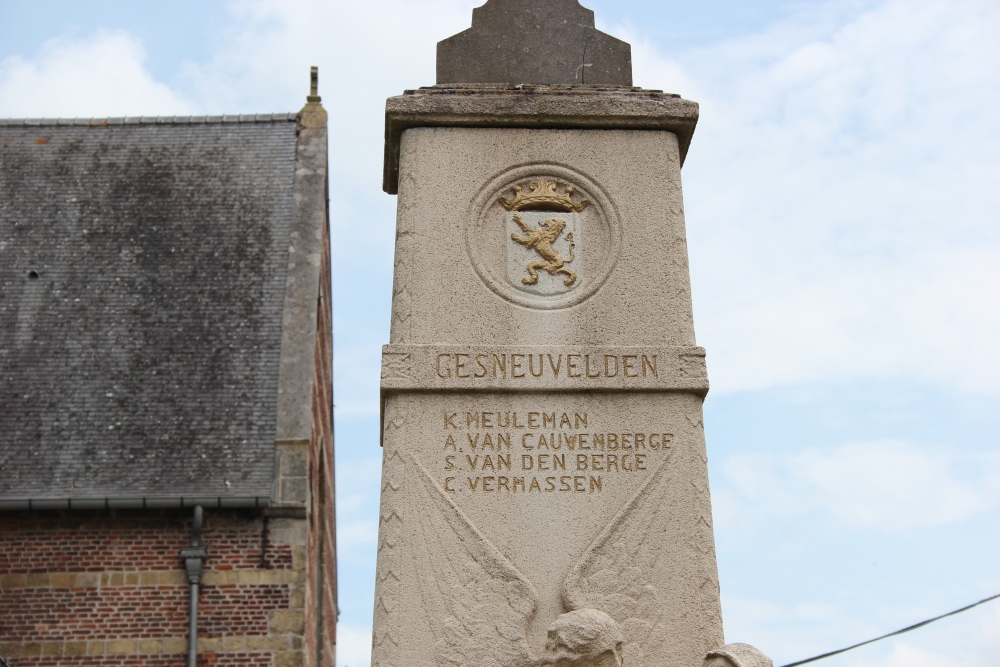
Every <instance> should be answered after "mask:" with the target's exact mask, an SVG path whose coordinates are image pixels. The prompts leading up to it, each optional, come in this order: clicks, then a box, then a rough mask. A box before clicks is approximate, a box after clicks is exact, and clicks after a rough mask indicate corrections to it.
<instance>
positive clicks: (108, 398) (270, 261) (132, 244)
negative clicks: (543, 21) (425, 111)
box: [0, 88, 337, 667]
mask: <svg viewBox="0 0 1000 667" xmlns="http://www.w3.org/2000/svg"><path fill="white" fill-rule="evenodd" d="M329 247H330V242H329V231H328V216H327V130H326V112H325V110H324V109H323V107H322V106H321V104H320V102H319V97H318V96H316V92H315V88H314V90H313V92H312V95H311V96H310V97H309V102H308V103H307V104H306V106H305V107H304V108H303V109H302V111H301V112H300V113H298V114H287V115H286V114H282V115H267V116H260V115H258V116H232V117H230V116H226V117H201V118H119V119H106V120H91V121H79V120H72V121H67V120H53V121H47V120H41V121H33V120H14V121H10V120H6V121H0V657H2V658H5V659H6V660H7V661H8V662H9V663H10V665H11V667H27V666H29V665H30V666H40V665H53V666H55V665H74V666H81V667H83V666H90V665H94V666H97V665H130V666H136V667H140V666H154V665H155V666H181V665H186V664H191V663H190V662H189V660H191V659H192V657H193V658H194V660H195V662H196V663H197V664H198V665H220V666H221V665H241V666H250V665H254V666H257V665H260V666H265V665H266V666H274V667H279V666H280V667H286V666H292V665H310V666H311V665H316V666H317V667H319V666H322V665H326V666H328V667H332V665H333V657H334V643H335V627H336V608H337V607H336V556H335V553H336V552H335V538H334V518H333V517H334V514H333V432H332V395H331V394H332V384H331V355H332V351H331V343H332V337H331V309H330V253H329ZM199 524H200V525H199ZM193 591H196V595H194V596H193V598H194V599H193V601H194V602H195V603H196V604H192V592H193ZM192 618H194V621H195V622H194V627H195V629H196V637H197V641H196V642H195V643H194V645H193V646H192V645H190V644H189V627H190V626H191V625H192ZM192 648H193V649H194V651H191V649H192Z"/></svg>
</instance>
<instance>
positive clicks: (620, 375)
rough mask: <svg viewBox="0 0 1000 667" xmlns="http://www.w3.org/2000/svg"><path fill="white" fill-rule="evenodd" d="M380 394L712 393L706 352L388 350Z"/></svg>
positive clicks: (399, 347)
mask: <svg viewBox="0 0 1000 667" xmlns="http://www.w3.org/2000/svg"><path fill="white" fill-rule="evenodd" d="M382 390H383V391H420V390H424V391H436V390H461V391H470V390H471V391H580V390H621V391H670V390H674V391H695V392H699V393H705V392H707V391H708V376H707V373H706V371H705V349H704V348H701V347H652V346H648V347H647V346H582V345H580V346H577V345H516V346H515V345H510V346H507V345H504V346H488V345H385V346H383V348H382Z"/></svg>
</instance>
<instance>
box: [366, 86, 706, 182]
mask: <svg viewBox="0 0 1000 667" xmlns="http://www.w3.org/2000/svg"><path fill="white" fill-rule="evenodd" d="M697 122H698V104H697V103H696V102H691V101H690V100H685V99H681V97H680V96H679V95H675V94H672V93H664V92H663V91H660V90H644V89H642V88H631V87H605V88H602V87H598V86H555V85H552V86H550V85H540V86H535V85H524V86H518V87H512V86H501V85H475V86H463V87H456V86H432V87H427V88H420V89H418V90H408V91H406V92H405V94H403V95H400V96H397V97H390V98H389V99H388V100H387V101H386V108H385V163H384V175H383V181H382V187H383V189H384V190H385V191H386V192H388V193H389V194H396V193H397V191H398V187H399V148H400V141H401V138H402V135H403V132H404V131H405V130H407V129H409V128H411V127H509V128H535V129H592V130H615V129H632V130H665V131H667V132H671V133H673V134H674V136H676V137H677V144H678V150H679V159H680V164H682V165H683V164H684V158H685V156H686V155H687V150H688V146H689V145H690V144H691V137H692V135H693V134H694V128H695V124H696V123H697Z"/></svg>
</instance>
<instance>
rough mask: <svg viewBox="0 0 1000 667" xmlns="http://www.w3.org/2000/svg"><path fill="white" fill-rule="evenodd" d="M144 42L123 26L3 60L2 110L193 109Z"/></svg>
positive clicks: (95, 113)
mask: <svg viewBox="0 0 1000 667" xmlns="http://www.w3.org/2000/svg"><path fill="white" fill-rule="evenodd" d="M145 57H146V54H145V51H144V50H143V47H142V44H141V43H140V42H139V41H138V40H136V39H135V38H134V37H132V36H130V35H128V34H126V33H122V32H103V31H102V32H98V33H97V34H95V35H93V36H91V37H89V38H86V39H69V38H64V37H57V38H55V39H51V40H49V41H47V42H45V44H44V45H43V46H42V48H41V49H40V51H39V53H38V55H37V56H36V57H34V58H26V57H24V56H23V55H15V56H9V57H7V58H5V59H4V60H3V61H0V116H5V117H12V118H26V117H36V118H37V117H47V118H58V117H67V118H101V117H108V116H143V115H144V116H155V115H161V116H172V115H189V114H192V113H194V112H195V106H194V105H193V104H192V103H191V102H189V101H188V100H186V99H184V98H183V97H182V96H181V95H179V94H178V93H176V92H175V91H173V90H171V89H170V88H169V87H168V86H166V85H164V84H162V83H159V82H157V81H155V80H154V78H153V76H152V75H151V74H150V73H149V72H148V71H147V70H146V69H145V66H144V60H145Z"/></svg>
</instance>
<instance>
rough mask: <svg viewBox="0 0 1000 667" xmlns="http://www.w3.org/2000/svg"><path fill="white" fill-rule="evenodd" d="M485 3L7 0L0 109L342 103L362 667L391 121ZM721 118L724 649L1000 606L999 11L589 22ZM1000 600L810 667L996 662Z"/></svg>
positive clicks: (351, 537)
mask: <svg viewBox="0 0 1000 667" xmlns="http://www.w3.org/2000/svg"><path fill="white" fill-rule="evenodd" d="M475 4H476V3H475V2H467V1H461V0H455V1H447V0H426V1H422V0H407V1H405V2H404V1H397V2H392V1H389V0H385V1H382V2H379V1H373V2H368V3H357V2H327V3H303V2H290V1H287V0H286V1H285V2H277V1H275V0H255V1H252V2H241V3H224V2H193V1H177V0H174V1H172V2H153V1H146V2H142V3H139V2H124V1H117V2H115V1H104V2H97V1H93V2H91V1H87V2H84V1H76V2H70V1H67V0H62V1H53V0H34V1H32V2H23V1H20V0H0V116H6V117H11V116H13V117H21V116H33V117H37V116H47V117H51V116H61V117H101V116H108V115H116V116H117V115H174V114H177V115H183V114H200V113H222V112H226V113H252V112H268V111H294V110H297V109H298V108H300V107H301V106H302V104H303V103H304V97H305V95H306V93H307V88H308V78H309V77H308V73H309V66H310V65H318V66H319V67H320V93H321V95H322V96H323V99H324V104H325V106H326V107H327V109H328V110H329V111H330V120H331V133H330V137H331V139H330V142H331V143H330V154H331V159H332V161H333V168H332V170H331V171H332V173H331V184H330V186H331V217H332V225H333V235H334V242H333V243H334V247H333V256H334V295H335V305H334V307H335V337H336V338H335V355H336V360H335V373H336V380H335V381H336V390H335V391H336V430H337V442H336V446H337V466H338V475H337V484H338V489H337V491H338V522H339V528H340V529H339V532H338V539H339V559H340V583H341V589H340V605H341V609H342V615H341V626H340V642H341V643H340V649H339V650H340V655H339V660H338V664H339V665H341V666H343V667H363V666H364V665H367V645H368V633H369V632H370V623H371V620H370V619H371V606H372V600H371V598H372V589H373V581H374V558H375V534H376V520H377V505H378V487H379V484H378V477H379V466H380V463H379V457H380V450H379V447H378V436H377V428H378V414H377V408H378V406H377V396H378V375H379V370H378V368H379V354H380V346H381V344H382V343H384V342H386V341H387V339H388V321H389V304H390V285H391V271H392V244H393V230H394V219H395V212H394V207H395V201H394V198H393V197H391V196H388V195H385V194H384V193H382V191H381V167H382V165H381V160H382V141H383V134H382V132H383V127H382V124H383V108H384V102H385V98H386V97H388V96H391V95H395V94H399V93H400V92H401V91H402V90H403V89H405V88H413V87H417V86H421V85H429V84H432V83H433V82H434V60H433V59H434V45H435V42H436V41H437V40H439V39H443V38H444V37H447V36H449V35H451V34H453V33H455V32H458V31H459V30H462V29H464V28H465V27H467V26H468V25H469V20H470V17H471V9H472V7H473V6H475ZM584 4H585V5H586V6H588V7H590V8H592V9H594V10H595V12H596V13H597V17H598V23H599V26H600V27H601V28H602V29H604V30H606V31H608V32H611V33H612V34H614V35H616V36H618V37H621V38H623V39H625V40H627V41H629V42H631V43H632V45H633V62H634V72H635V81H636V83H637V85H641V86H644V87H647V88H657V89H664V90H668V91H670V92H677V93H680V94H681V95H683V96H684V97H686V98H688V99H693V100H695V101H698V102H699V103H700V104H701V110H702V115H701V120H700V122H699V125H698V129H697V131H696V132H695V136H694V140H693V143H692V145H691V150H690V153H689V156H688V160H687V162H686V164H685V167H684V171H683V177H684V185H685V199H686V202H685V209H686V215H687V225H688V235H689V238H688V242H689V250H690V256H691V270H692V282H693V291H694V300H695V326H696V331H697V333H698V338H699V343H700V344H701V345H704V346H705V347H706V348H707V349H708V355H709V356H708V360H709V374H710V377H711V379H712V386H713V389H712V391H711V393H710V394H709V397H708V399H707V402H706V419H705V425H706V435H707V438H708V445H709V455H710V463H709V465H710V475H711V482H712V497H713V506H714V514H715V530H716V542H717V548H718V557H719V570H720V579H721V586H722V599H723V605H724V609H723V611H724V618H725V624H726V638H727V640H729V641H745V642H748V643H752V644H755V645H757V646H758V647H760V648H761V649H763V650H764V651H765V652H767V653H768V654H769V655H770V656H771V657H773V658H774V659H775V664H778V665H780V664H784V663H785V662H790V661H792V660H797V659H801V658H805V657H808V656H811V655H814V654H817V653H821V652H824V651H827V650H830V649H834V648H838V647H840V646H843V645H846V644H850V643H854V642H856V641H861V640H864V639H868V638H869V637H872V636H875V635H878V634H882V633H884V632H887V631H890V630H894V629H896V628H899V627H902V626H905V625H908V624H910V623H913V622H916V621H919V620H922V619H923V618H926V617H929V616H933V615H936V614H938V613H941V612H944V611H948V610H951V609H953V608H956V607H959V606H962V605H963V604H966V603H968V602H971V601H974V600H977V599H979V598H982V597H986V596H987V595H991V594H994V593H997V592H1000V567H998V563H1000V559H998V557H997V554H998V553H1000V448H998V447H997V439H998V436H997V434H998V433H1000V409H998V407H1000V401H998V396H1000V353H998V352H997V346H996V341H997V339H998V338H1000V225H998V224H997V211H998V210H1000V166H998V165H1000V162H998V159H997V156H998V155H1000V114H997V112H996V109H997V108H1000V77H998V76H997V73H996V72H997V69H998V65H1000V41H998V40H997V39H996V35H997V34H1000V5H998V4H997V3H995V2H991V1H989V0H980V1H977V0H950V1H944V0H906V1H901V0H895V1H894V0H835V1H827V2H824V1H822V0H814V1H812V2H749V1H742V2H738V1H733V0H730V1H723V0H704V1H702V2H690V1H687V2H681V1H669V2H629V1H625V0H620V1H618V2H610V1H608V2H604V1H602V2H596V1H594V2H584ZM997 655H1000V603H997V602H994V603H992V604H988V605H984V606H982V607H980V608H977V609H976V610H973V611H970V612H967V613H965V614H962V615H959V616H956V617H953V618H950V619H947V620H944V621H941V622H940V623H937V624H934V625H932V626H929V627H927V628H924V629H921V630H918V631H916V632H914V633H911V634H908V635H904V636H902V637H899V638H895V639H891V640H887V641H885V642H880V643H878V644H875V645H872V646H869V647H866V648H863V649H859V650H858V651H855V652H852V653H848V654H845V655H844V656H840V657H837V658H832V659H829V660H825V661H823V662H820V663H817V664H819V665H825V666H826V667H869V666H871V667H874V666H875V665H879V666H880V667H885V666H888V667H904V666H905V667H925V666H926V667H930V666H932V665H933V666H934V667H951V666H953V665H954V666H958V665H962V666H963V667H970V666H971V667H988V666H991V665H995V664H996V656H997Z"/></svg>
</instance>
